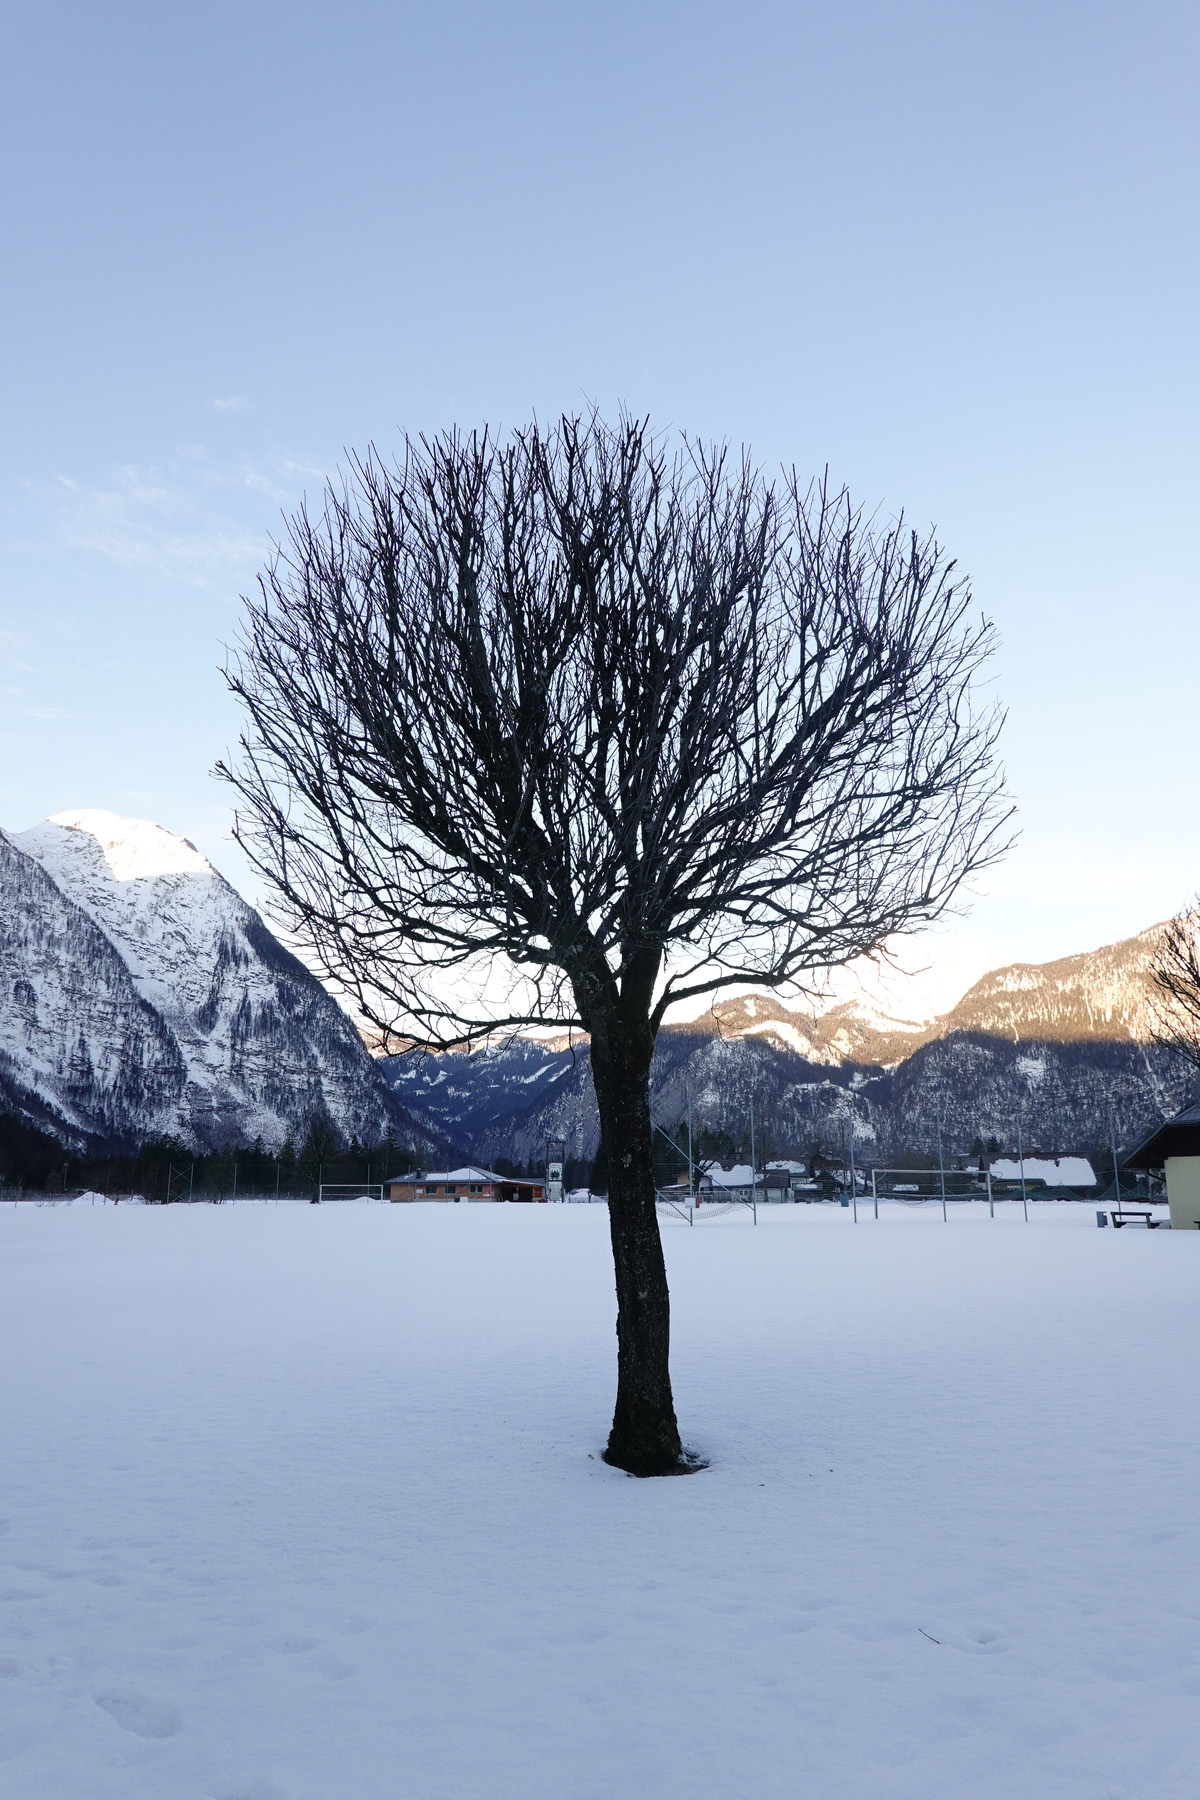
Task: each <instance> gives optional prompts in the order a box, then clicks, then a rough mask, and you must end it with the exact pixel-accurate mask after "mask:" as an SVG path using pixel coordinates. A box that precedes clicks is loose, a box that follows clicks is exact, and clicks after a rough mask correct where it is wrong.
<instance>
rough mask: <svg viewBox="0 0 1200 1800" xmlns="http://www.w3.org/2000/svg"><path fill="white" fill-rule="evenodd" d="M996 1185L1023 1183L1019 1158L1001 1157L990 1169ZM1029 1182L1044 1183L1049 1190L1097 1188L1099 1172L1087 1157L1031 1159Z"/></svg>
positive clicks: (1027, 1171) (1028, 1159)
mask: <svg viewBox="0 0 1200 1800" xmlns="http://www.w3.org/2000/svg"><path fill="white" fill-rule="evenodd" d="M989 1166H990V1168H991V1171H992V1176H993V1178H994V1179H995V1180H996V1181H1020V1179H1021V1164H1020V1162H1019V1161H1018V1160H1017V1158H1016V1157H1015V1156H1014V1157H1009V1158H1003V1157H999V1158H997V1159H996V1160H995V1161H993V1162H992V1163H991V1164H990V1165H989ZM1025 1179H1026V1181H1044V1182H1045V1183H1046V1184H1047V1185H1048V1186H1049V1187H1095V1185H1096V1172H1095V1170H1094V1169H1093V1168H1092V1165H1091V1163H1090V1162H1089V1161H1088V1159H1087V1157H1086V1156H1054V1157H1050V1156H1027V1157H1026V1158H1025Z"/></svg>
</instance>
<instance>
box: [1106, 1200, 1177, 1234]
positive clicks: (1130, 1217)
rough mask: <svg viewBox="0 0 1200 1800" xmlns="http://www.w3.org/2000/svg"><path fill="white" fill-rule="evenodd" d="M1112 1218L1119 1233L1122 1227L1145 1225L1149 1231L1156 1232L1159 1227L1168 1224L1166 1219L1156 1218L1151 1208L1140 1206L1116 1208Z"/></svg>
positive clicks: (1113, 1210)
mask: <svg viewBox="0 0 1200 1800" xmlns="http://www.w3.org/2000/svg"><path fill="white" fill-rule="evenodd" d="M1110 1217H1111V1218H1112V1222H1113V1227H1114V1229H1115V1230H1117V1231H1120V1229H1121V1227H1122V1225H1144V1226H1145V1227H1146V1229H1147V1231H1154V1230H1155V1229H1156V1227H1157V1226H1159V1225H1165V1224H1166V1223H1167V1221H1166V1220H1165V1219H1156V1218H1154V1217H1153V1216H1152V1215H1151V1213H1150V1210H1149V1208H1143V1207H1140V1206H1114V1207H1113V1209H1112V1213H1111V1215H1110Z"/></svg>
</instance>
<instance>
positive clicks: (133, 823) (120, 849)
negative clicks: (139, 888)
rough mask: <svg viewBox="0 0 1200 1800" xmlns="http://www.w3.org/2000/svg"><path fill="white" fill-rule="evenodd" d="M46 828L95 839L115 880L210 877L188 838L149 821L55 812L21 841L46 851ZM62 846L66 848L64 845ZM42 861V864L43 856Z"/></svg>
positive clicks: (91, 810)
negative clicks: (162, 876) (178, 876)
mask: <svg viewBox="0 0 1200 1800" xmlns="http://www.w3.org/2000/svg"><path fill="white" fill-rule="evenodd" d="M46 825H57V826H59V827H61V828H62V829H63V830H64V831H72V832H81V833H83V834H84V835H85V836H87V837H90V838H94V839H95V841H96V843H97V844H98V845H99V848H100V850H101V852H102V854H103V857H104V861H105V863H106V864H107V865H108V870H109V873H110V874H111V876H112V879H113V880H114V881H147V880H153V879H155V877H157V876H159V875H212V874H214V873H215V870H214V869H213V866H212V864H211V863H210V862H209V861H208V859H207V857H204V856H201V854H200V852H199V850H197V848H196V846H195V844H193V843H192V842H191V840H190V839H188V838H185V837H179V836H178V835H177V834H176V833H175V832H173V831H164V830H163V827H162V826H161V825H155V824H153V823H152V821H151V820H149V819H124V818H122V817H121V815H120V814H119V813H112V812H105V811H104V810H103V809H102V808H100V807H88V808H84V809H82V810H81V811H78V812H61V813H55V814H54V816H53V817H52V818H50V819H47V820H46V821H45V825H38V826H35V827H34V828H33V830H32V831H30V832H25V833H22V838H23V839H31V840H36V841H37V843H38V849H39V851H40V852H42V851H44V850H45V849H48V848H49V844H48V842H47V840H48V839H49V837H50V834H49V833H48V832H47V831H46V829H45V826H46ZM64 847H65V846H64ZM42 860H43V861H45V856H44V854H43V856H42Z"/></svg>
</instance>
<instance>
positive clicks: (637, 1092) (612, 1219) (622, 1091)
mask: <svg viewBox="0 0 1200 1800" xmlns="http://www.w3.org/2000/svg"><path fill="white" fill-rule="evenodd" d="M590 1023H591V1057H592V1080H593V1082H594V1084H595V1089H596V1104H597V1106H598V1108H599V1112H600V1129H601V1132H602V1133H603V1137H604V1143H605V1147H606V1150H607V1154H608V1218H609V1229H610V1231H611V1233H612V1248H613V1264H614V1267H615V1271H616V1282H617V1404H616V1410H615V1412H614V1414H613V1423H612V1431H611V1432H610V1434H609V1439H608V1448H607V1449H606V1450H605V1452H604V1460H605V1461H606V1462H609V1463H613V1464H614V1465H615V1466H616V1467H617V1468H618V1469H628V1470H629V1472H630V1473H631V1474H633V1475H677V1474H679V1473H680V1472H681V1471H683V1470H684V1469H686V1468H688V1467H690V1466H692V1465H690V1464H689V1463H688V1462H687V1460H686V1459H685V1457H684V1454H683V1448H682V1446H681V1444H680V1441H679V1426H678V1424H677V1423H676V1419H675V1402H674V1400H673V1398H672V1396H671V1372H670V1367H669V1359H670V1349H671V1304H670V1296H669V1294H668V1291H667V1269H666V1264H665V1262H664V1260H663V1251H662V1240H661V1238H660V1237H659V1233H658V1214H657V1212H656V1210H655V1200H654V1193H655V1190H654V1165H653V1146H652V1142H651V1124H650V1060H651V1057H652V1056H653V1054H654V1031H653V1028H652V1027H651V1024H650V1019H649V1013H648V1009H642V1008H636V1009H631V1008H629V1007H628V1006H627V1005H621V1004H618V1005H616V1006H615V1007H613V1008H612V1009H611V1010H610V1009H608V1008H595V1009H593V1010H592V1017H591V1021H590Z"/></svg>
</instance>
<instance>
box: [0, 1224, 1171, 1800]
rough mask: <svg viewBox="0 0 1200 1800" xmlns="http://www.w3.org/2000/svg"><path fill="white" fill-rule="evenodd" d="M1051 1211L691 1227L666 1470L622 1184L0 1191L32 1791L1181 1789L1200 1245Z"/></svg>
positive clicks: (9, 1731)
mask: <svg viewBox="0 0 1200 1800" xmlns="http://www.w3.org/2000/svg"><path fill="white" fill-rule="evenodd" d="M1031 1210H1032V1211H1033V1213H1034V1223H1032V1224H1031V1225H1029V1226H1028V1227H1027V1226H1025V1224H1024V1222H1023V1219H1022V1218H1021V1214H1020V1209H1019V1208H1017V1209H1016V1211H1015V1212H1014V1211H1013V1210H1012V1209H1011V1208H1010V1209H1008V1210H1007V1211H1006V1212H1005V1213H1004V1216H1003V1217H1002V1218H998V1219H997V1220H996V1221H995V1222H992V1221H991V1220H989V1219H988V1218H987V1216H986V1208H983V1209H982V1213H981V1212H980V1210H979V1209H972V1210H971V1213H970V1214H967V1213H955V1214H953V1215H952V1220H951V1224H950V1225H949V1226H946V1225H943V1224H942V1222H941V1217H940V1209H938V1211H937V1212H936V1213H934V1212H931V1211H929V1210H926V1211H924V1212H922V1213H905V1212H904V1211H903V1210H902V1209H899V1208H897V1209H891V1210H889V1209H884V1217H883V1218H881V1219H880V1221H879V1223H878V1224H876V1223H875V1221H874V1219H873V1217H872V1216H870V1213H869V1210H868V1212H867V1214H866V1215H865V1216H863V1209H862V1207H861V1206H860V1222H859V1224H858V1226H857V1227H856V1226H855V1225H854V1224H853V1222H852V1220H851V1218H850V1215H849V1214H848V1213H845V1212H842V1211H841V1209H840V1208H838V1209H829V1208H826V1209H815V1208H813V1209H810V1208H782V1207H781V1208H770V1209H767V1208H762V1209H760V1213H759V1218H760V1224H759V1226H758V1227H757V1229H755V1228H754V1226H753V1225H752V1224H751V1222H750V1219H749V1216H748V1214H745V1213H737V1214H727V1215H724V1216H721V1217H718V1218H714V1219H710V1220H708V1221H706V1222H702V1223H700V1224H698V1225H697V1226H696V1227H695V1228H694V1229H693V1228H689V1227H688V1226H687V1225H686V1224H685V1223H683V1222H682V1221H677V1220H668V1221H667V1222H665V1223H664V1240H665V1242H666V1245H667V1255H668V1261H669V1266H670V1273H671V1285H672V1292H673V1297H674V1343H675V1384H676V1399H677V1403H678V1406H679V1412H680V1419H681V1423H682V1425H683V1428H684V1434H685V1438H686V1439H687V1441H688V1442H689V1443H690V1444H692V1445H693V1446H695V1447H696V1448H698V1449H700V1450H702V1451H703V1452H704V1453H705V1454H706V1455H708V1456H709V1457H711V1459H712V1466H711V1468H710V1469H708V1470H707V1471H706V1472H705V1473H703V1474H700V1475H697V1476H694V1477H692V1478H689V1479H686V1480H677V1481H659V1482H639V1481H634V1480H631V1479H629V1478H627V1477H625V1476H623V1475H621V1474H619V1473H617V1472H615V1471H614V1470H611V1469H609V1468H607V1467H606V1466H605V1465H604V1464H603V1463H602V1462H601V1461H600V1460H599V1452H600V1449H601V1447H602V1445H603V1442H604V1436H605V1430H606V1427H607V1423H608V1418H609V1415H610V1409H611V1401H612V1391H613V1380H614V1370H613V1360H614V1349H615V1346H614V1340H613V1300H612V1277H611V1271H610V1266H609V1252H608V1245H607V1215H606V1213H605V1211H604V1209H603V1208H602V1207H561V1208H516V1207H482V1206H477V1207H454V1206H444V1207H437V1206H430V1207H423V1206H411V1207H403V1208H401V1207H381V1206H341V1207H333V1206H326V1207H322V1208H317V1207H309V1206H279V1207H273V1206H262V1205H244V1206H224V1207H210V1206H198V1207H195V1208H190V1209H185V1208H182V1207H179V1208H169V1209H145V1208H140V1207H131V1206H121V1207H116V1208H114V1207H112V1206H108V1207H102V1206H95V1207H92V1206H88V1205H79V1204H76V1205H75V1206H62V1207H36V1206H32V1205H28V1204H25V1205H21V1206H16V1207H14V1206H8V1207H3V1208H0V1343H2V1345H3V1363H2V1368H3V1413H4V1421H3V1435H2V1439H0V1442H2V1445H3V1466H2V1476H0V1479H2V1482H3V1501H2V1503H0V1518H2V1519H3V1525H2V1527H0V1531H2V1533H3V1535H0V1599H2V1606H0V1634H2V1635H0V1796H3V1800H18V1797H19V1800H107V1797H108V1796H119V1797H120V1800H127V1797H128V1800H192V1797H195V1800H281V1797H286V1800H398V1797H404V1800H542V1797H543V1796H544V1797H546V1800H618V1797H620V1800H642V1797H643V1796H645V1797H647V1800H648V1797H650V1796H654V1797H655V1800H659V1797H661V1800H676V1797H678V1800H685V1797H687V1800H734V1797H740V1796H750V1797H754V1800H775V1797H776V1796H778V1797H779V1800H784V1797H785V1796H786V1797H787V1800H793V1797H797V1796H799V1797H802V1800H860V1797H863V1800H865V1797H870V1800H875V1797H877V1796H878V1797H884V1796H886V1797H887V1800H918V1797H919V1800H993V1797H994V1800H1049V1797H1051V1796H1054V1797H1058V1796H1064V1797H1065V1796H1070V1797H1071V1800H1076V1797H1078V1800H1118V1797H1119V1800H1158V1797H1160V1796H1168V1795H1169V1796H1180V1797H1182V1796H1187V1797H1188V1800H1191V1797H1192V1796H1193V1795H1194V1794H1195V1792H1196V1789H1197V1767H1198V1765H1200V1385H1198V1381H1197V1350H1198V1348H1200V1304H1198V1298H1200V1237H1197V1236H1196V1234H1193V1233H1169V1232H1165V1231H1163V1232H1153V1233H1147V1232H1141V1231H1135V1230H1126V1231H1122V1232H1113V1231H1111V1230H1108V1231H1098V1230H1096V1228H1095V1210H1094V1208H1076V1207H1057V1208H1055V1207H1044V1208H1036V1207H1035V1208H1032V1209H1031ZM1084 1226H1086V1227H1087V1229H1083V1228H1082V1227H1084ZM914 1227H919V1228H914Z"/></svg>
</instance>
